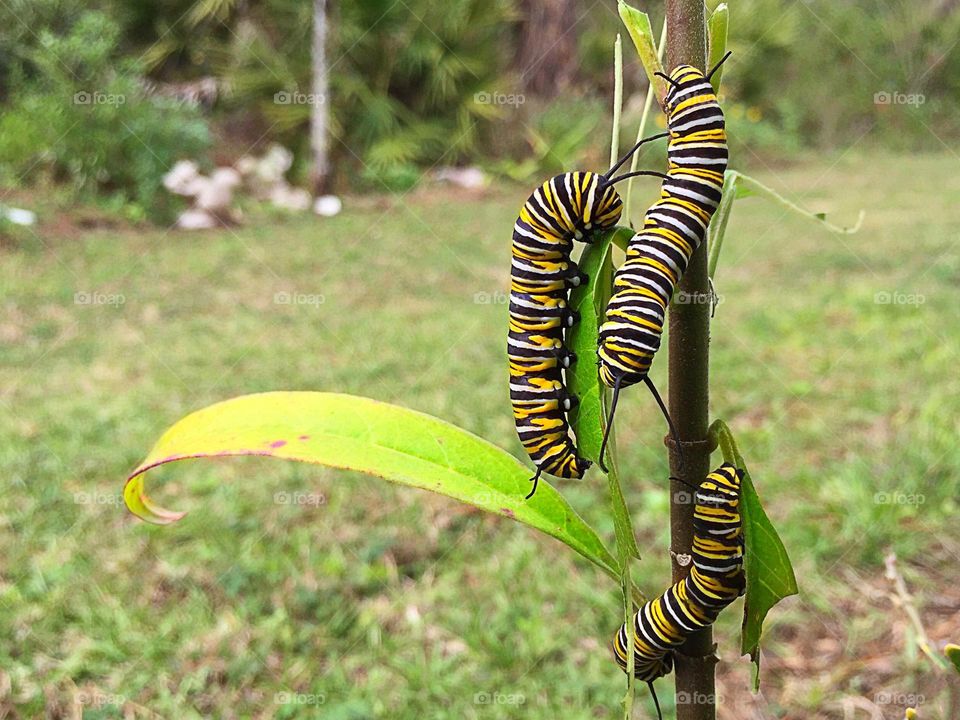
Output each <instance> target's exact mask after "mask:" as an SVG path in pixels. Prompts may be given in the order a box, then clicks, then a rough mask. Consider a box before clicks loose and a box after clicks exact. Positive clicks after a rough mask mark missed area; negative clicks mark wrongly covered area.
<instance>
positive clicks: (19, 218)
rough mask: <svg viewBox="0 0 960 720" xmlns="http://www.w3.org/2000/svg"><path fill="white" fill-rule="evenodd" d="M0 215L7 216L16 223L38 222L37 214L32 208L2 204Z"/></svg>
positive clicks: (28, 223) (32, 223)
mask: <svg viewBox="0 0 960 720" xmlns="http://www.w3.org/2000/svg"><path fill="white" fill-rule="evenodd" d="M0 217H4V218H6V219H7V220H9V221H10V222H12V223H13V224H14V225H34V224H36V222H37V214H36V213H35V212H33V211H32V210H24V209H23V208H14V207H4V206H3V205H0Z"/></svg>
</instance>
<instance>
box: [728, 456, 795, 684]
mask: <svg viewBox="0 0 960 720" xmlns="http://www.w3.org/2000/svg"><path fill="white" fill-rule="evenodd" d="M741 467H742V466H741ZM740 508H741V513H742V514H743V532H744V540H745V549H744V568H745V571H746V576H747V598H746V602H745V603H744V608H743V627H742V630H741V636H740V652H741V653H743V654H748V653H749V655H750V658H751V660H753V662H754V664H755V665H756V667H757V681H755V682H758V681H759V670H760V634H761V632H762V630H763V621H764V619H765V618H766V617H767V613H768V612H770V610H771V609H772V608H773V606H774V605H776V604H777V603H778V602H780V601H781V600H783V599H784V598H786V597H789V596H790V595H796V594H797V593H798V592H799V589H798V588H797V579H796V577H795V576H794V573H793V566H792V565H791V564H790V557H789V556H788V555H787V549H786V548H785V547H784V545H783V541H782V540H781V539H780V536H779V535H778V534H777V531H776V530H775V529H774V527H773V523H771V522H770V518H768V517H767V513H766V512H764V510H763V506H762V505H761V504H760V498H759V497H758V496H757V491H756V489H755V488H754V487H753V480H752V479H751V478H750V473H749V472H747V471H746V468H744V477H743V485H742V490H741V501H740ZM756 689H757V687H756V686H755V687H754V690H755V691H756Z"/></svg>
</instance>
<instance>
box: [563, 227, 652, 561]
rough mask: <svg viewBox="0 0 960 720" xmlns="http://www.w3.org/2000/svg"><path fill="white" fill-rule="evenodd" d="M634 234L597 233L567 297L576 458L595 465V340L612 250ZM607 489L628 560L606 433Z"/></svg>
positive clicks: (612, 449) (605, 395)
mask: <svg viewBox="0 0 960 720" xmlns="http://www.w3.org/2000/svg"><path fill="white" fill-rule="evenodd" d="M633 234H634V233H633V230H631V229H630V228H625V227H618V228H614V229H613V230H609V231H607V232H605V233H600V234H599V235H598V236H597V237H596V238H595V239H594V241H593V243H592V244H590V245H588V246H587V247H586V249H585V250H584V251H583V255H581V256H580V269H581V270H582V271H583V272H584V273H585V274H586V275H587V277H588V278H589V281H588V282H587V283H586V284H584V285H581V286H580V287H577V288H574V289H573V290H572V291H571V293H570V307H571V308H572V309H573V310H575V311H576V312H578V313H580V322H578V323H577V324H576V325H574V326H573V328H572V329H571V330H570V334H569V341H568V345H569V347H570V349H571V350H572V351H573V352H574V353H575V354H576V356H577V361H576V362H575V363H574V364H573V367H572V368H571V369H570V372H568V373H567V386H568V388H569V389H570V392H571V393H572V394H573V395H575V396H576V397H577V398H578V399H579V400H580V402H579V404H578V405H577V408H576V410H575V411H574V412H573V413H571V418H570V420H571V423H570V424H571V426H572V427H573V432H574V434H575V435H576V437H577V448H578V449H579V451H580V453H581V454H582V455H583V456H584V457H586V458H588V459H590V460H592V461H593V462H595V463H599V461H600V445H601V443H602V441H603V432H604V429H605V428H606V422H607V406H608V403H609V399H610V398H609V391H608V390H607V388H606V387H605V386H604V385H603V383H601V382H600V375H599V373H598V371H597V337H598V335H599V333H600V325H601V323H603V319H604V316H605V314H606V309H607V302H608V301H609V300H610V296H611V295H612V294H613V245H614V244H620V243H624V244H625V243H626V242H627V241H629V240H630V238H631V237H633ZM606 464H607V467H609V468H610V474H609V475H608V478H607V480H608V485H609V487H610V498H611V503H612V505H613V521H614V529H615V531H616V534H617V543H618V546H619V547H622V548H625V549H626V554H627V555H628V556H629V557H640V549H639V548H638V547H637V541H636V537H635V535H634V532H633V526H632V523H631V522H630V513H629V512H628V510H627V506H626V501H625V499H624V497H623V491H622V489H621V487H620V481H619V474H618V473H617V467H616V464H617V453H616V439H615V437H614V435H613V433H611V434H610V442H609V443H608V445H607V463H606Z"/></svg>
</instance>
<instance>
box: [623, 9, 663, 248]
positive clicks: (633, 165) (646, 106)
mask: <svg viewBox="0 0 960 720" xmlns="http://www.w3.org/2000/svg"><path fill="white" fill-rule="evenodd" d="M666 40H667V21H666V19H664V21H663V28H662V29H661V30H660V42H659V43H658V44H657V57H658V58H663V49H664V48H665V47H666V45H667V42H666ZM653 96H654V92H653V83H652V82H648V83H647V91H646V94H645V95H644V96H643V113H641V115H640V127H638V128H637V142H640V141H641V140H643V133H644V131H645V130H646V129H647V118H649V117H650V108H651V107H653ZM639 164H640V153H639V152H636V153H634V155H633V157H632V158H630V172H636V170H637V166H638V165H639ZM634 180H636V178H630V179H629V180H627V192H626V198H625V200H624V202H623V217H624V219H625V221H626V222H627V223H629V222H630V196H631V195H632V194H633V181H634ZM623 249H624V252H626V248H625V247H624V248H623Z"/></svg>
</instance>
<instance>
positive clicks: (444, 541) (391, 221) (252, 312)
mask: <svg viewBox="0 0 960 720" xmlns="http://www.w3.org/2000/svg"><path fill="white" fill-rule="evenodd" d="M756 175H757V176H758V177H759V178H760V179H761V180H763V181H764V182H767V183H768V184H770V185H772V186H773V187H775V188H776V189H778V190H780V191H782V192H784V193H785V194H786V195H787V196H788V197H790V198H791V199H793V200H795V201H797V202H799V203H802V204H803V205H805V206H808V207H810V208H812V209H814V210H817V211H825V212H827V213H828V214H829V218H830V219H831V220H833V221H835V222H838V223H851V222H853V220H854V219H855V217H856V214H857V212H858V211H859V209H861V208H863V209H865V210H866V212H867V216H866V221H865V223H864V226H863V229H862V230H861V232H860V233H859V234H857V235H853V236H842V237H841V236H836V235H831V234H829V233H827V232H825V231H824V230H823V229H821V228H818V227H816V226H815V225H813V224H812V223H810V222H809V221H804V220H802V219H798V218H795V217H793V216H790V215H788V214H785V213H784V212H783V211H782V210H781V209H780V208H777V207H774V206H771V205H767V204H764V202H763V201H761V200H758V199H745V200H740V201H738V204H737V205H736V207H735V209H734V213H733V218H732V221H731V225H730V230H729V233H728V237H727V245H726V247H725V252H724V256H723V258H722V259H721V265H720V270H719V273H718V277H717V291H718V293H719V295H720V297H721V298H722V301H723V302H722V303H721V304H720V305H719V307H718V310H717V314H716V318H715V320H714V323H713V337H712V347H711V355H712V357H711V362H712V367H711V375H712V382H713V390H712V398H711V403H712V413H713V414H714V416H715V417H722V418H725V419H726V420H727V421H728V422H729V423H730V425H731V426H732V428H733V429H734V431H735V432H736V433H737V436H738V440H739V443H740V446H741V448H742V449H743V450H744V453H745V455H746V457H747V459H748V461H750V463H751V471H752V474H753V476H754V480H755V482H756V484H757V486H758V490H759V491H760V493H761V496H762V498H763V499H764V501H765V504H766V507H767V511H768V513H769V514H770V516H771V518H772V519H773V521H774V523H775V524H776V525H777V527H778V528H779V530H780V533H781V535H782V536H783V538H784V541H785V543H786V545H787V548H788V550H789V551H790V553H791V555H792V558H793V561H794V564H795V566H796V570H797V576H798V580H799V582H800V586H801V591H802V592H801V596H800V597H799V598H793V599H791V600H789V601H787V602H786V603H785V604H783V605H782V606H780V607H779V608H778V609H776V610H775V611H774V614H773V615H772V617H771V621H770V623H769V625H768V627H767V632H766V637H765V645H764V658H763V676H762V692H761V694H759V695H757V696H752V695H750V694H749V692H748V689H747V688H748V686H749V676H750V668H749V663H748V662H747V660H746V659H745V658H739V657H738V629H739V614H740V610H741V606H742V601H740V602H738V603H737V604H736V605H735V606H734V608H732V609H731V610H729V611H728V612H726V613H725V614H724V616H723V617H722V618H721V620H720V622H719V626H718V629H717V633H716V634H717V642H718V645H719V647H718V652H719V654H720V656H721V658H722V660H721V663H720V665H719V667H718V693H719V694H720V696H721V709H720V717H721V718H726V719H730V720H732V719H733V718H738V719H739V718H746V717H751V718H753V717H756V718H774V717H775V718H796V719H798V720H799V719H800V718H803V719H805V720H806V719H811V718H855V717H856V718H860V717H874V718H876V717H889V718H894V717H902V713H903V707H904V705H905V704H906V703H907V701H909V700H910V699H911V696H917V697H916V699H917V700H919V701H920V713H921V714H920V717H921V718H922V720H938V719H940V720H947V719H948V718H956V717H958V716H960V715H958V714H960V686H958V684H957V683H956V679H957V678H956V677H954V678H953V685H952V686H950V685H948V680H947V676H946V675H945V674H942V673H940V672H938V671H935V670H933V669H932V665H931V663H930V662H929V661H928V660H927V659H926V658H925V657H924V656H923V655H922V654H921V653H919V651H918V650H917V649H916V644H915V639H916V631H915V629H914V627H913V626H912V625H911V624H910V622H909V621H908V619H907V616H906V614H905V613H904V611H903V609H902V608H901V607H899V606H897V605H896V604H895V603H894V602H892V600H891V597H890V593H891V592H892V590H893V584H892V583H891V582H890V581H889V580H888V579H886V578H885V577H884V557H885V554H886V553H887V552H888V551H889V550H894V551H895V552H896V553H897V556H898V560H897V566H898V568H899V571H900V572H901V573H902V575H903V577H904V580H905V582H906V585H907V587H908V588H909V590H910V591H911V593H913V595H914V603H915V605H916V607H917V609H918V610H919V612H920V614H921V616H922V618H923V623H924V625H925V627H926V632H927V633H928V634H929V636H930V639H931V641H932V642H933V643H934V644H937V645H938V646H942V644H943V643H944V642H945V641H948V640H952V641H954V642H960V587H958V583H957V579H958V577H960V532H958V530H957V520H956V516H957V512H958V509H960V508H958V492H957V483H956V477H957V473H958V471H960V443H958V442H957V438H958V433H960V420H958V418H960V412H958V411H960V373H958V372H957V359H958V357H960V314H958V307H960V249H958V245H957V239H958V238H957V228H958V227H960V205H958V204H957V203H956V198H957V197H958V196H960V176H958V175H957V173H956V163H955V162H953V161H951V160H949V159H944V158H943V157H899V158H898V157H853V156H847V157H841V158H837V159H836V163H835V164H832V165H829V166H828V165H827V164H821V165H803V164H801V165H798V166H795V167H792V168H789V169H786V170H780V169H778V170H769V171H767V172H758V173H756ZM639 187H640V189H641V192H640V195H639V200H640V202H639V203H635V205H636V206H637V207H638V208H639V207H640V206H641V205H643V204H645V203H646V202H648V201H649V200H651V199H652V197H653V192H654V186H653V185H652V184H649V183H645V184H641V185H640V186H639ZM525 195H526V190H525V189H523V188H519V187H513V188H508V189H505V190H504V189H501V190H496V191H489V192H488V193H486V194H483V195H480V196H466V195H462V194H455V193H438V192H436V191H432V190H431V191H426V190H425V191H420V192H416V193H414V194H413V195H410V196H407V197H403V198H400V197H395V198H390V197H384V198H379V199H354V200H350V201H348V203H347V208H348V209H347V211H346V212H344V213H343V214H342V215H340V216H338V217H337V218H335V219H332V220H327V221H319V220H313V219H309V218H303V219H297V220H289V221H286V222H280V223H275V224H266V223H264V224H251V225H250V226H247V227H243V228H239V229H236V230H235V231H233V230H225V231H220V232H213V233H203V234H191V233H174V232H170V233H164V232H162V231H159V230H154V231H139V232H133V231H123V232H106V231H93V232H91V233H88V234H84V235H82V236H80V237H72V238H63V237H58V236H57V235H56V234H50V233H47V234H45V235H44V236H43V238H42V240H41V239H39V238H28V239H27V240H26V241H25V242H24V243H23V244H22V246H21V247H19V248H17V249H11V248H10V247H6V248H4V249H3V250H2V251H0V253H2V257H0V279H2V283H3V288H4V292H3V303H4V304H3V311H2V315H0V401H2V410H3V412H2V413H0V483H2V487H3V498H4V511H3V514H2V516H0V717H7V718H33V717H40V716H42V715H43V713H44V712H46V713H47V716H48V717H53V718H60V717H63V718H74V717H84V718H113V717H116V718H120V717H166V718H200V717H223V718H248V717H254V718H270V717H279V718H312V717H317V718H319V717H323V718H329V719H331V720H348V719H351V718H356V719H360V718H370V717H377V718H400V719H407V718H409V719H410V720H414V719H417V720H419V719H425V718H427V719H428V718H454V717H456V718H507V717H510V718H514V717H523V718H535V719H543V720H548V719H549V720H553V719H554V718H564V720H573V719H576V718H597V717H604V718H609V717H617V709H618V702H619V699H620V697H621V696H622V694H623V686H624V680H623V676H622V674H621V673H620V671H619V670H618V669H617V668H616V666H615V664H614V663H613V661H612V659H611V656H610V652H609V649H608V642H609V640H610V638H611V636H612V633H613V631H614V630H615V629H616V627H617V626H618V624H619V619H618V618H619V617H620V613H621V610H620V600H619V594H618V590H617V588H616V586H615V585H614V584H613V583H612V582H610V581H609V580H608V579H607V578H606V577H605V576H602V575H601V574H600V573H599V572H598V571H595V570H594V569H593V568H592V567H591V566H588V565H587V564H586V563H585V562H583V561H581V560H579V559H578V558H576V557H574V556H573V554H572V553H570V552H567V551H566V549H565V548H564V547H563V546H561V545H560V544H559V543H556V542H555V541H552V540H550V539H548V538H541V537H537V536H534V535H533V534H532V533H531V532H529V531H527V530H526V529H525V528H523V527H521V526H519V525H516V524H514V523H510V522H508V521H505V520H501V519H497V518H493V517H487V516H485V515H483V514H480V513H478V512H474V511H471V510H469V509H465V508H463V507H461V506H458V505H457V504H455V503H453V502H451V501H447V500H445V499H443V498H440V497H437V496H433V495H429V494H426V493H422V492H417V491H413V490H406V489H400V488H396V487H393V486H389V485H386V484H384V483H382V482H379V481H377V480H374V479H370V478H367V477H364V476H360V475H355V474H350V473H340V472H333V471H327V470H324V469H318V468H315V467H308V466H297V465H293V464H284V463H278V462H276V461H271V460H267V459H234V460H225V461H222V462H216V463H213V462H204V463H179V464H175V465H174V466H172V467H170V468H167V469H163V470H160V471H158V472H157V473H156V474H155V476H154V477H153V480H152V486H153V487H155V491H154V494H155V496H156V497H157V498H158V499H159V500H160V501H161V502H162V504H164V505H165V506H166V507H171V508H177V509H189V510H191V511H192V512H191V513H190V515H188V516H187V518H185V519H184V520H183V521H182V522H180V523H179V524H177V525H175V526H173V527H167V528H156V527H151V526H148V525H146V524H144V523H142V522H139V521H137V520H135V519H134V518H132V517H131V516H129V515H128V514H127V513H126V511H125V510H124V509H123V507H122V503H121V500H120V491H121V489H122V486H123V479H124V477H125V474H126V473H127V472H128V471H129V470H130V469H131V468H132V467H134V466H135V465H136V464H137V463H138V461H139V460H140V459H141V457H142V456H143V455H144V454H145V453H146V451H147V450H148V449H149V447H150V446H151V445H152V444H153V442H154V441H155V440H156V439H157V438H158V437H159V435H160V433H161V432H162V431H163V430H164V429H165V428H166V427H167V426H168V425H170V424H171V423H172V422H174V421H175V420H176V419H178V418H179V417H181V416H182V415H184V414H186V413H188V412H190V411H191V410H194V409H197V408H199V407H202V406H204V405H207V404H210V403H213V402H216V401H218V400H222V399H225V398H228V397H231V396H234V395H239V394H243V393H250V392H257V391H263V390H272V389H322V390H337V391H343V392H351V393H357V394H362V395H368V396H371V397H374V398H377V399H380V400H385V401H390V402H396V403H400V404H403V405H406V406H409V407H412V408H415V409H418V410H422V411H425V412H429V413H432V414H435V415H438V416H440V417H442V418H445V419H447V420H449V421H451V422H453V423H456V424H458V425H461V426H463V427H465V428H467V429H469V430H471V431H473V432H476V433H477V434H479V435H481V436H483V437H485V438H488V439H490V440H491V441H493V442H495V443H497V444H500V445H502V446H505V447H508V448H510V449H511V450H512V451H513V452H515V453H517V454H518V455H519V454H520V453H521V450H520V446H519V442H518V441H517V439H516V437H515V435H514V431H513V423H512V418H511V414H510V408H509V403H508V400H507V392H506V379H505V373H506V367H505V362H506V361H505V357H504V343H505V333H506V312H507V307H506V304H505V299H506V290H507V287H508V278H507V274H508V269H509V267H508V266H509V263H508V255H509V237H510V228H511V224H512V221H513V216H514V214H515V213H516V211H517V209H518V207H519V204H520V203H521V202H522V200H523V199H524V197H525ZM636 195H637V193H636V191H635V197H636ZM282 293H287V294H291V295H297V297H298V299H299V300H300V302H298V303H286V304H285V303H283V302H278V299H279V300H282V299H283V296H282V295H280V296H278V294H282ZM665 365H666V358H665V356H664V357H662V358H660V359H659V360H658V361H657V363H656V365H655V369H654V377H655V379H657V380H658V384H659V385H660V387H661V388H664V389H665V388H666V378H665V369H666V368H665ZM663 431H664V428H663V420H662V418H661V416H660V414H659V412H658V411H657V410H656V406H655V405H654V403H653V402H652V400H651V399H650V397H649V395H648V394H647V393H646V392H645V391H644V390H642V388H641V389H637V390H635V391H633V392H628V393H625V394H624V397H623V399H622V401H621V410H620V414H619V422H618V438H619V443H620V447H621V448H622V451H623V455H624V456H625V458H624V459H625V468H624V469H625V476H626V478H627V479H628V480H627V482H628V485H629V493H628V502H629V505H630V508H631V510H632V512H633V514H634V518H635V522H636V524H637V527H638V530H639V533H640V537H639V541H640V545H641V548H642V549H643V550H644V557H643V559H642V560H641V561H639V562H638V563H637V564H636V566H635V576H636V577H637V578H638V582H639V584H640V585H641V587H642V588H643V589H644V590H645V591H647V592H648V593H657V592H659V591H660V590H662V589H663V587H664V586H665V585H666V583H667V582H668V577H669V569H668V567H669V566H668V558H667V555H666V553H667V539H668V530H667V523H666V517H667V505H668V498H667V469H666V466H665V462H664V455H663V448H662V445H661V438H662V436H663ZM718 457H719V456H718ZM718 462H719V461H718ZM158 480H160V481H164V482H159V483H158V482H157V481H158ZM605 488H606V485H605V482H603V481H602V476H601V475H600V474H599V473H598V472H596V473H591V474H590V475H588V477H587V478H586V479H585V480H584V481H579V482H570V483H567V484H565V485H564V486H563V490H564V492H565V493H566V494H567V495H568V496H569V498H570V500H571V502H572V503H573V504H574V505H575V507H577V509H578V510H579V511H580V512H581V513H582V514H583V515H584V517H585V518H586V519H587V520H588V521H589V522H591V523H592V524H594V526H595V527H597V528H598V529H600V530H601V531H602V532H603V533H604V535H605V536H606V537H608V538H612V532H613V529H612V525H611V522H610V521H609V520H608V519H607V516H606V502H607V498H606V491H605ZM292 492H305V493H312V494H313V497H314V498H317V499H318V500H317V501H316V502H314V503H312V504H306V505H291V504H287V503H283V502H279V501H277V500H276V498H277V497H281V496H278V495H277V494H278V493H292ZM611 543H612V539H611ZM659 687H660V693H659V694H660V698H661V701H662V702H663V703H664V705H665V711H666V714H667V716H668V717H669V716H671V715H672V703H673V700H672V698H671V688H672V680H670V679H667V680H665V681H661V682H660V683H659ZM638 696H639V700H638V710H637V716H638V717H652V713H653V709H652V704H651V703H650V700H649V695H648V693H646V691H645V690H639V691H638ZM951 703H952V705H951ZM951 708H952V709H951ZM870 712H879V713H880V714H879V715H877V714H874V715H872V716H871V715H870V714H869V713H870ZM854 713H858V714H854Z"/></svg>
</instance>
